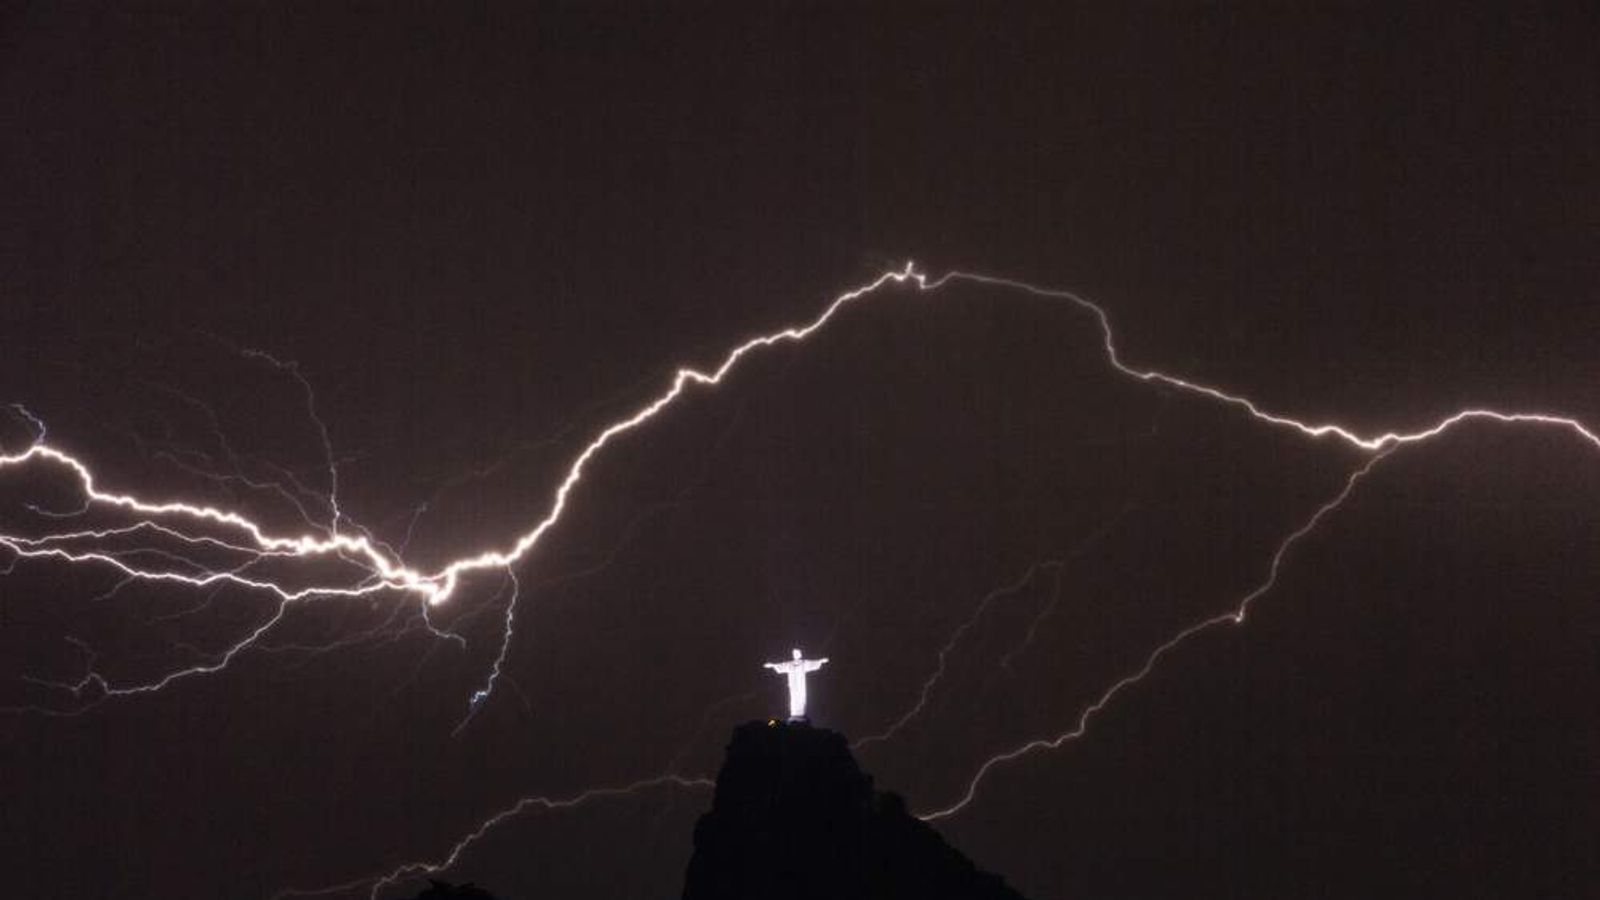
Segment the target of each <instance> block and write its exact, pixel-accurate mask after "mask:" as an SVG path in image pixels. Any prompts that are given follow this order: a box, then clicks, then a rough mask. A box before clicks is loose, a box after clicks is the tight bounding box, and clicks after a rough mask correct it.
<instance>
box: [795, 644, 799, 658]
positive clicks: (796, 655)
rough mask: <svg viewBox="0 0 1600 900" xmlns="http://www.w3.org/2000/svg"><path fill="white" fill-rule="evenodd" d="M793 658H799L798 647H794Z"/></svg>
mask: <svg viewBox="0 0 1600 900" xmlns="http://www.w3.org/2000/svg"><path fill="white" fill-rule="evenodd" d="M794 658H795V659H799V658H800V648H799V647H796V648H795V649H794Z"/></svg>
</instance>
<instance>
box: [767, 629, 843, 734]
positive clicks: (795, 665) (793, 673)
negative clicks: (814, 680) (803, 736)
mask: <svg viewBox="0 0 1600 900" xmlns="http://www.w3.org/2000/svg"><path fill="white" fill-rule="evenodd" d="M827 662H828V658H827V657H826V656H824V657H823V658H822V659H805V658H804V656H803V654H801V653H800V649H799V648H798V647H797V648H795V650H794V658H793V659H791V660H789V661H788V662H781V663H767V664H766V665H765V666H764V667H763V668H768V669H771V670H772V671H774V672H776V673H778V674H779V675H787V676H788V677H789V718H790V719H791V720H793V719H804V718H805V717H806V673H807V672H815V671H816V670H818V669H820V668H822V667H823V666H824V665H826V664H827Z"/></svg>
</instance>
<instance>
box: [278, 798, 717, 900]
mask: <svg viewBox="0 0 1600 900" xmlns="http://www.w3.org/2000/svg"><path fill="white" fill-rule="evenodd" d="M715 786H716V782H714V781H712V780H711V779H709V778H697V777H688V776H684V775H657V776H655V777H653V778H645V779H641V780H639V781H635V782H633V783H632V784H626V785H622V786H620V787H602V788H589V789H588V790H585V791H582V792H581V793H578V794H574V795H572V796H570V797H562V798H552V797H546V796H536V797H523V798H522V799H520V800H518V801H517V802H515V803H513V804H511V805H510V806H507V807H506V808H505V809H502V810H500V811H499V812H497V813H495V814H494V815H492V816H489V817H488V818H487V819H484V820H483V821H482V822H481V823H479V825H478V827H476V828H474V829H473V830H472V831H470V832H468V833H467V834H466V835H465V836H463V837H462V838H461V839H460V840H458V841H456V842H455V844H454V845H452V846H451V847H450V850H449V851H448V852H447V853H445V855H444V856H443V857H441V858H439V859H438V860H437V861H434V862H410V863H405V864H403V865H400V866H397V867H395V868H394V869H391V870H389V871H388V872H385V873H383V874H380V875H371V876H368V877H366V878H357V879H355V880H352V881H346V882H344V883H342V884H335V885H329V886H327V887H321V888H289V889H287V890H283V891H279V892H278V893H276V894H274V895H273V896H272V898H271V900H283V898H286V897H316V896H322V895H326V894H337V893H343V892H345V891H353V890H355V889H357V888H362V887H367V888H369V891H368V894H367V896H368V897H369V898H371V900H377V897H378V894H380V893H381V892H382V891H383V889H384V888H386V887H389V886H391V885H394V884H398V883H399V882H400V881H401V880H402V879H405V878H425V877H427V876H429V875H437V874H439V873H441V872H444V871H446V870H447V869H449V868H451V867H452V866H454V865H455V864H456V863H457V862H458V861H459V860H460V859H461V854H463V853H465V852H466V851H467V849H468V848H469V847H471V846H472V845H473V844H476V843H477V842H478V841H480V840H482V839H483V836H484V835H486V834H488V833H489V832H490V831H492V830H493V829H494V828H495V826H497V825H500V824H501V823H503V822H505V821H506V820H508V819H513V818H516V817H518V816H520V815H522V814H524V813H527V812H530V811H532V810H546V811H549V810H563V809H572V808H574V807H577V806H582V805H584V804H586V803H589V802H591V801H595V800H603V799H608V798H617V797H630V796H634V795H636V794H638V793H639V792H641V791H645V790H649V789H651V788H659V787H676V788H683V789H688V790H703V789H705V788H711V787H715Z"/></svg>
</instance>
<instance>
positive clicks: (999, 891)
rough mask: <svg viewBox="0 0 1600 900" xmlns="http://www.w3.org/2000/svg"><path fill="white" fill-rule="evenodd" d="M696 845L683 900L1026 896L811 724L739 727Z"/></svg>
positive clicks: (995, 899) (1013, 899)
mask: <svg viewBox="0 0 1600 900" xmlns="http://www.w3.org/2000/svg"><path fill="white" fill-rule="evenodd" d="M694 848H695V849H694V856H693V858H692V859H691V860H690V861H689V870H688V874H687V877H686V878H685V882H684V891H683V898H684V900H790V898H793V900H801V898H804V900H815V898H818V897H828V898H841V900H849V898H855V900H867V898H872V900H899V898H907V900H910V898H917V900H929V898H945V897H949V898H956V897H960V898H971V900H1021V897H1020V895H1018V894H1017V893H1016V892H1015V891H1013V890H1012V889H1011V888H1009V887H1007V886H1006V884H1005V882H1004V881H1002V880H1001V879H1000V878H999V877H997V876H995V875H991V874H989V873H987V872H983V871H981V870H980V869H978V868H977V867H976V866H974V865H973V864H972V862H971V861H970V860H968V859H967V858H966V857H965V856H963V855H961V854H960V853H959V852H957V851H956V850H955V849H954V848H952V847H950V846H949V845H948V844H946V843H945V842H944V839H943V838H942V837H940V836H939V833H938V832H936V831H934V830H933V828H932V827H931V826H929V825H928V824H926V823H924V822H922V821H920V820H918V819H917V818H915V817H914V816H912V815H910V814H909V813H908V812H906V807H905V802H904V801H903V800H901V799H900V797H899V796H897V795H895V794H891V793H885V792H880V791H877V790H875V789H874V787H873V781H872V778H871V776H869V775H867V774H866V773H864V772H862V771H861V767H860V766H859V765H857V763H856V760H855V757H854V756H853V755H852V754H851V753H850V744H849V742H848V741H847V740H846V739H845V737H844V735H842V734H839V733H838V732H836V731H830V730H828V729H825V728H816V727H814V726H812V725H811V724H810V723H808V722H806V721H805V720H803V719H802V720H798V721H788V722H783V721H779V720H776V719H773V720H768V721H765V722H749V723H746V724H744V725H740V726H739V727H738V728H735V729H734V731H733V738H732V740H731V741H730V742H729V744H728V751H727V756H726V758H725V759H724V761H723V764H722V770H721V771H720V772H719V773H718V775H717V789H716V796H715V798H714V799H713V800H712V806H711V810H710V812H707V813H706V814H705V815H703V816H701V818H700V821H699V822H698V823H697V824H696V826H695V833H694Z"/></svg>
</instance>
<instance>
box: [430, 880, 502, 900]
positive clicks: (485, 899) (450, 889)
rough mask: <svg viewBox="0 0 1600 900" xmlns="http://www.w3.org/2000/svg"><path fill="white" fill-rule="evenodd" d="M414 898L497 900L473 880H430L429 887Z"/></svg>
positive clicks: (431, 899) (433, 899) (432, 899)
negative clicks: (460, 881) (460, 882)
mask: <svg viewBox="0 0 1600 900" xmlns="http://www.w3.org/2000/svg"><path fill="white" fill-rule="evenodd" d="M413 900H496V898H495V896H494V895H493V894H491V893H489V892H488V891H486V890H484V889H483V888H481V887H478V886H476V885H474V884H472V883H471V882H468V883H466V884H462V885H453V884H448V883H446V882H443V881H433V880H431V879H430V880H429V881H428V889H427V890H425V891H423V892H422V893H420V894H418V895H417V896H416V897H415V898H413Z"/></svg>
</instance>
